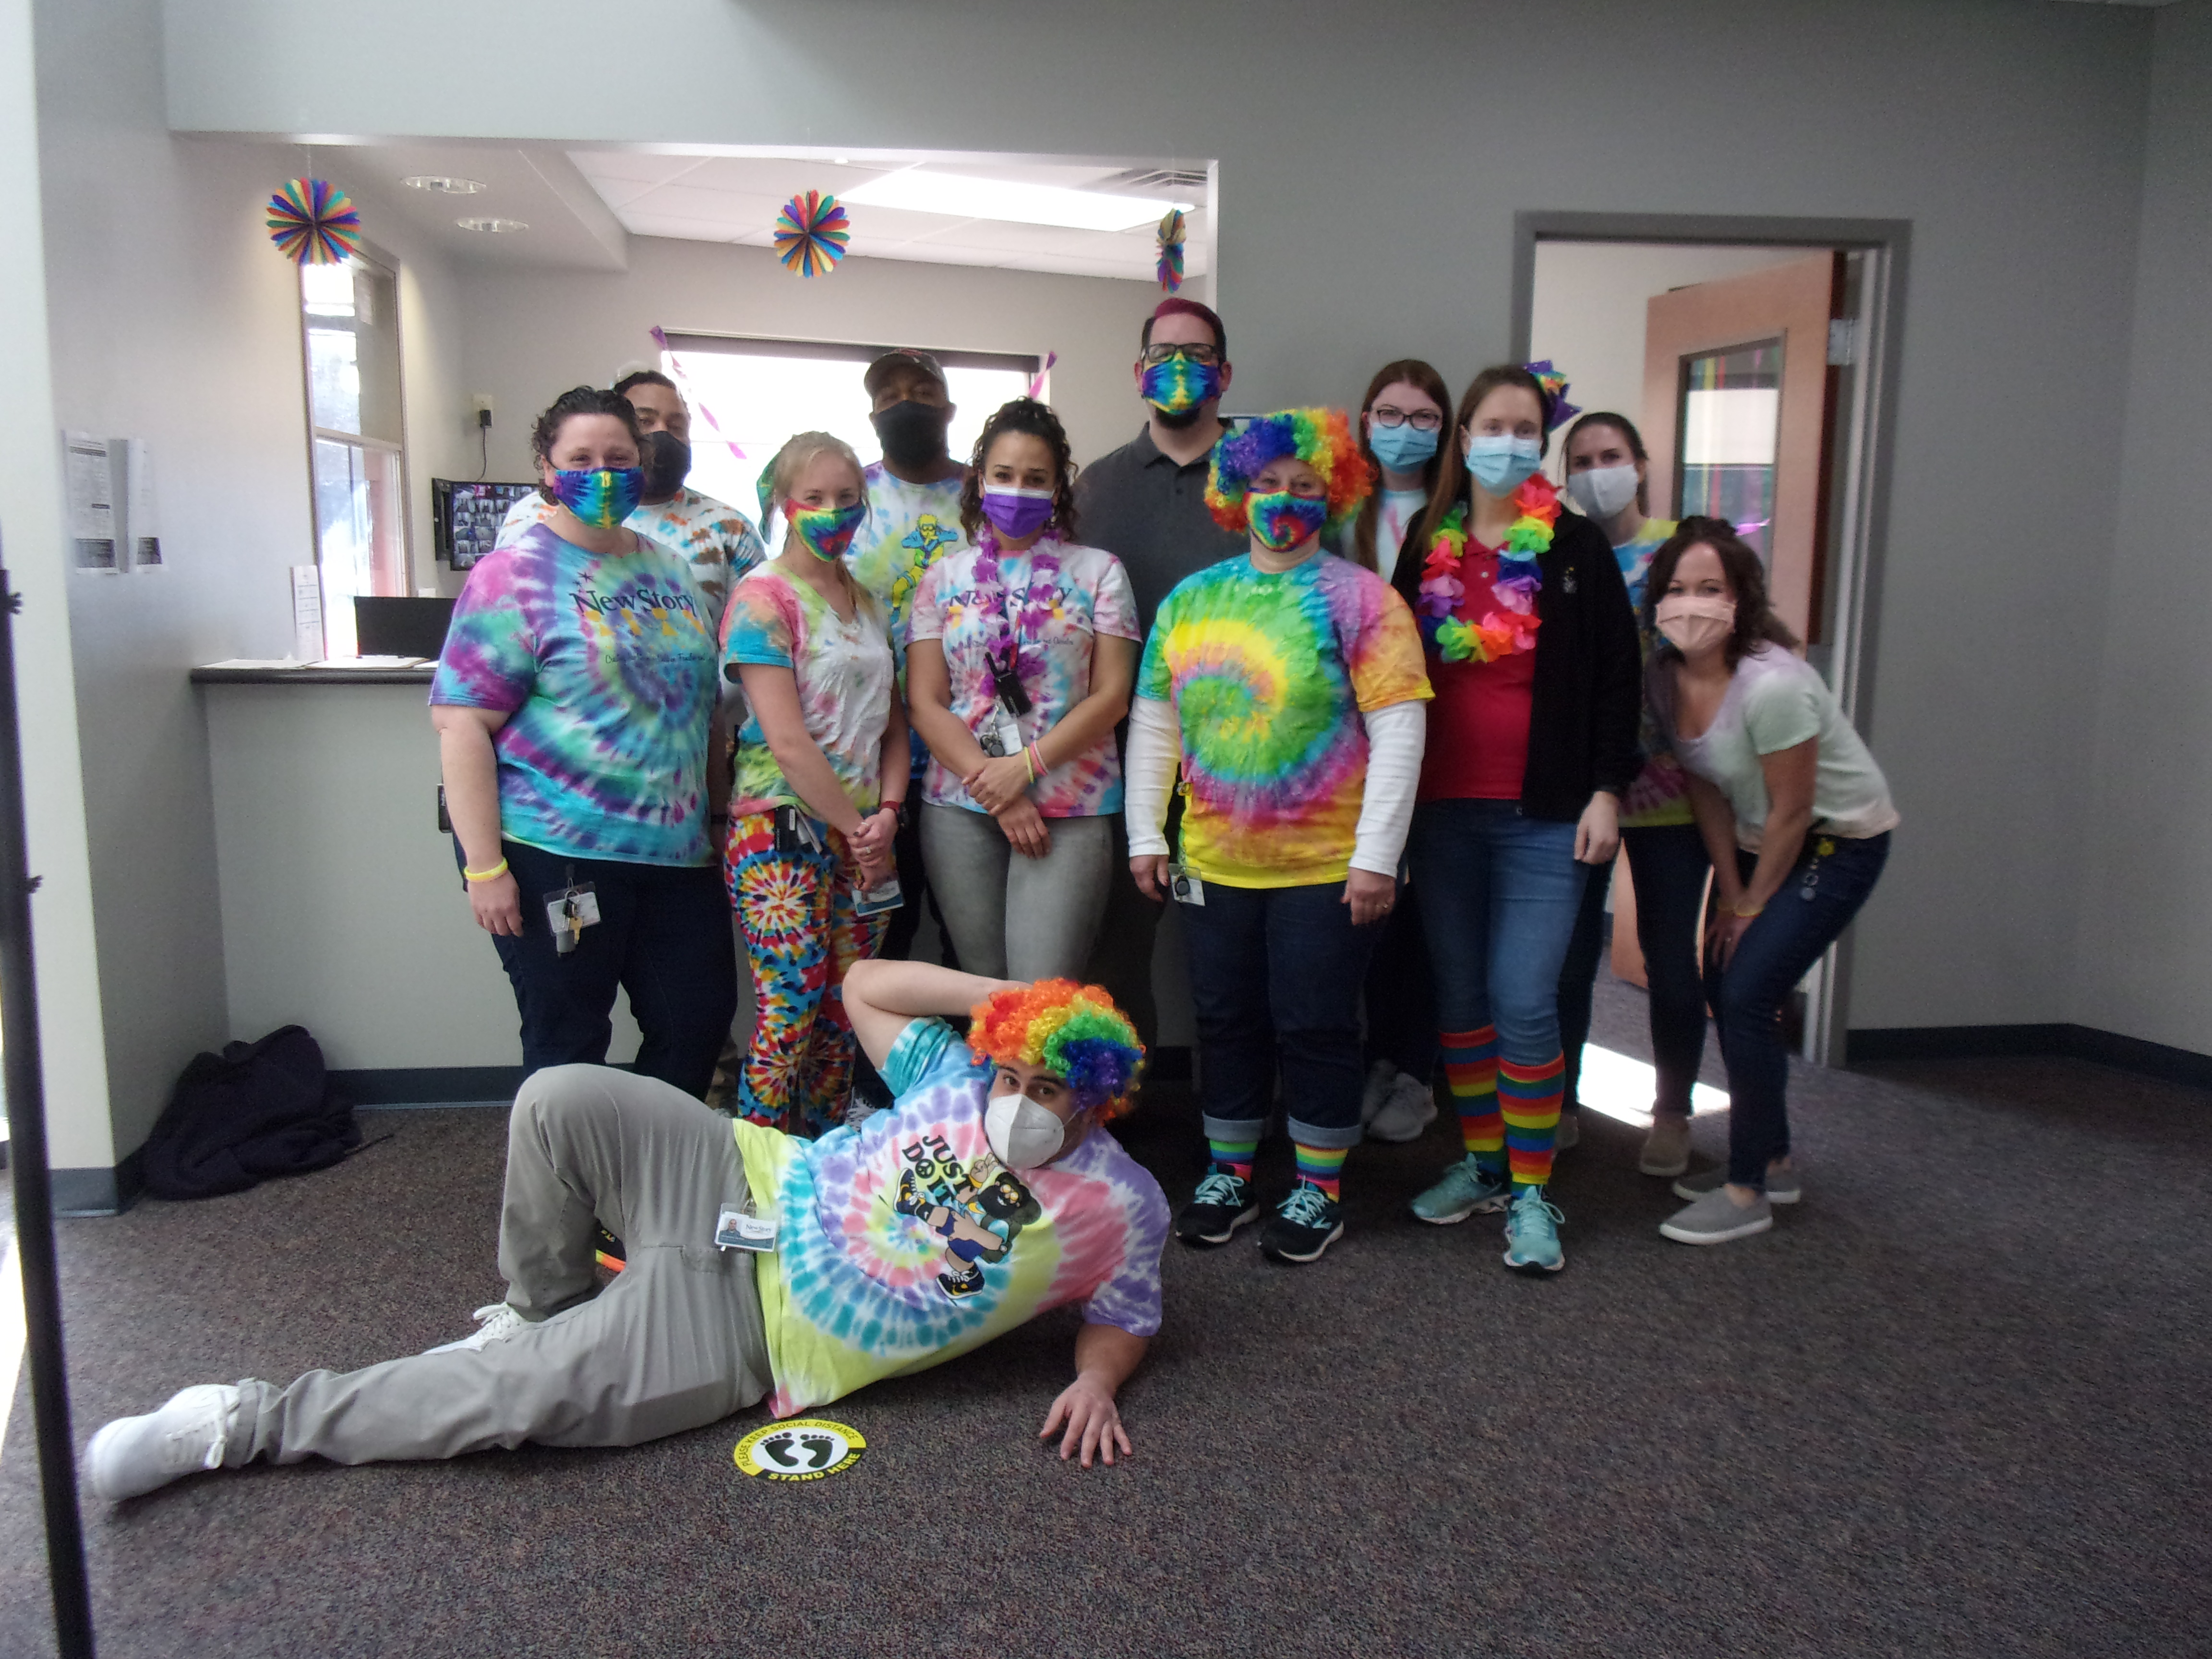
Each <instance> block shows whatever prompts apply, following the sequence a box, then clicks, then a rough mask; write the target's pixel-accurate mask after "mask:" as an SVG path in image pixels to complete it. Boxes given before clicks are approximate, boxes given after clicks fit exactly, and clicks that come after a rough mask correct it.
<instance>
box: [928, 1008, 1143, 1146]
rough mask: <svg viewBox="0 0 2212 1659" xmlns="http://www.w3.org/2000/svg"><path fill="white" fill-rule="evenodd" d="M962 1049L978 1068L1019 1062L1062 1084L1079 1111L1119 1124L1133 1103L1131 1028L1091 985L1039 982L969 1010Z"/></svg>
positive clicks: (1136, 1062) (1137, 1065)
mask: <svg viewBox="0 0 2212 1659" xmlns="http://www.w3.org/2000/svg"><path fill="white" fill-rule="evenodd" d="M973 1012H974V1015H975V1019H974V1023H973V1024H970V1025H969V1028H968V1047H969V1049H970V1051H972V1052H973V1053H974V1054H975V1058H976V1059H978V1060H994V1061H997V1062H999V1063H1000V1064H1004V1063H1005V1062H1006V1061H1008V1060H1019V1061H1021V1062H1022V1064H1024V1066H1043V1067H1044V1068H1045V1069H1046V1070H1048V1071H1050V1072H1054V1073H1058V1074H1059V1075H1060V1076H1061V1077H1063V1078H1065V1079H1067V1086H1068V1088H1069V1089H1070V1090H1071V1091H1073V1093H1074V1095H1075V1101H1076V1106H1077V1109H1079V1110H1082V1111H1089V1110H1090V1109H1091V1108H1092V1107H1094V1106H1097V1107H1100V1108H1103V1111H1102V1112H1101V1114H1100V1115H1102V1116H1103V1117H1109V1118H1113V1117H1119V1116H1121V1114H1122V1113H1124V1112H1126V1111H1127V1110H1128V1109H1129V1108H1130V1107H1131V1106H1133V1105H1134V1104H1135V1103H1136V1102H1135V1095H1136V1092H1137V1074H1138V1073H1139V1072H1140V1071H1142V1070H1143V1069H1144V1064H1145V1045H1144V1044H1143V1043H1141V1042H1138V1041H1137V1028H1136V1027H1135V1026H1133V1025H1132V1024H1129V1018H1128V1016H1127V1014H1124V1013H1123V1012H1121V1010H1120V1009H1119V1008H1116V1007H1115V1006H1114V1000H1113V999H1112V998H1111V997H1109V996H1108V995H1107V994H1106V993H1105V992H1104V991H1103V990H1101V989H1100V988H1099V987H1097V986H1096V985H1078V984H1077V983H1076V982H1075V981H1073V980H1072V979H1041V980H1039V981H1037V982H1036V984H1034V985H1024V986H1023V987H1020V988H1019V989H1018V990H1012V991H1000V992H997V993H994V994H993V995H991V996H990V997H988V998H987V999H985V1000H983V1001H981V1002H979V1003H977V1004H976V1005H975V1009H974V1010H973Z"/></svg>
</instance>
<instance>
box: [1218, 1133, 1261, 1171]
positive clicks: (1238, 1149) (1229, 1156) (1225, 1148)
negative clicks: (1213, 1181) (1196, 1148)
mask: <svg viewBox="0 0 2212 1659" xmlns="http://www.w3.org/2000/svg"><path fill="white" fill-rule="evenodd" d="M1206 1146H1207V1147H1208V1148H1209V1149H1210V1150H1211V1151H1212V1155H1213V1161H1214V1162H1215V1163H1216V1164H1219V1165H1220V1166H1221V1167H1222V1168H1223V1169H1225V1170H1228V1171H1229V1173H1230V1174H1231V1175H1233V1176H1236V1177H1237V1179H1238V1180H1239V1181H1249V1180H1250V1179H1251V1178H1252V1160H1253V1158H1255V1157H1256V1156H1258V1154H1259V1151H1260V1143H1259V1142H1258V1141H1257V1140H1256V1139H1255V1140H1216V1139H1214V1138H1213V1137H1212V1135H1208V1136H1207V1137H1206Z"/></svg>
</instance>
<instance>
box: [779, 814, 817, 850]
mask: <svg viewBox="0 0 2212 1659" xmlns="http://www.w3.org/2000/svg"><path fill="white" fill-rule="evenodd" d="M775 850H776V851H777V852H779V853H818V852H820V851H822V835H821V832H820V831H819V830H817V829H816V828H815V827H814V820H813V819H812V818H810V817H807V816H806V814H805V813H804V812H802V811H799V809H798V808H797V807H795V806H779V807H777V808H776V809H775Z"/></svg>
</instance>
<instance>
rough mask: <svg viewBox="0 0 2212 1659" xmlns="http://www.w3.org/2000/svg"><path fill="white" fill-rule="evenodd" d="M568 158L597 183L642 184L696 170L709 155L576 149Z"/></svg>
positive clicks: (661, 183) (668, 179)
mask: <svg viewBox="0 0 2212 1659" xmlns="http://www.w3.org/2000/svg"><path fill="white" fill-rule="evenodd" d="M568 159H569V160H570V161H574V163H575V164H576V171H577V172H579V173H582V174H583V175H584V177H586V179H591V180H592V182H593V183H595V184H596V183H597V182H598V181H599V180H600V179H629V180H632V181H635V182H637V183H641V184H648V185H665V184H667V183H668V182H669V181H670V180H671V179H680V178H682V177H683V176H684V174H685V173H690V172H692V171H694V170H695V169H696V168H697V167H699V166H701V165H702V163H703V162H704V161H705V160H706V159H707V158H706V157H704V156H701V155H640V154H638V153H637V152H636V151H635V150H621V149H572V150H570V151H569V152H568Z"/></svg>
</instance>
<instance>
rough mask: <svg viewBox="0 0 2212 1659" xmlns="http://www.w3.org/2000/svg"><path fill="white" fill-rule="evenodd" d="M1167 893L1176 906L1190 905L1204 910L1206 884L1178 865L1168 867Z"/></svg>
mask: <svg viewBox="0 0 2212 1659" xmlns="http://www.w3.org/2000/svg"><path fill="white" fill-rule="evenodd" d="M1168 891H1169V892H1170V894H1171V895H1173V896H1174V898H1175V902H1176V903H1177V904H1191V905H1195V906H1197V908H1200V909H1201V910H1203V909H1204V908H1206V884H1205V883H1204V882H1202V881H1200V879H1199V878H1197V877H1196V876H1194V875H1193V874H1191V872H1189V871H1188V870H1186V869H1184V868H1183V867H1182V866H1181V865H1180V864H1170V866H1168Z"/></svg>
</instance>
